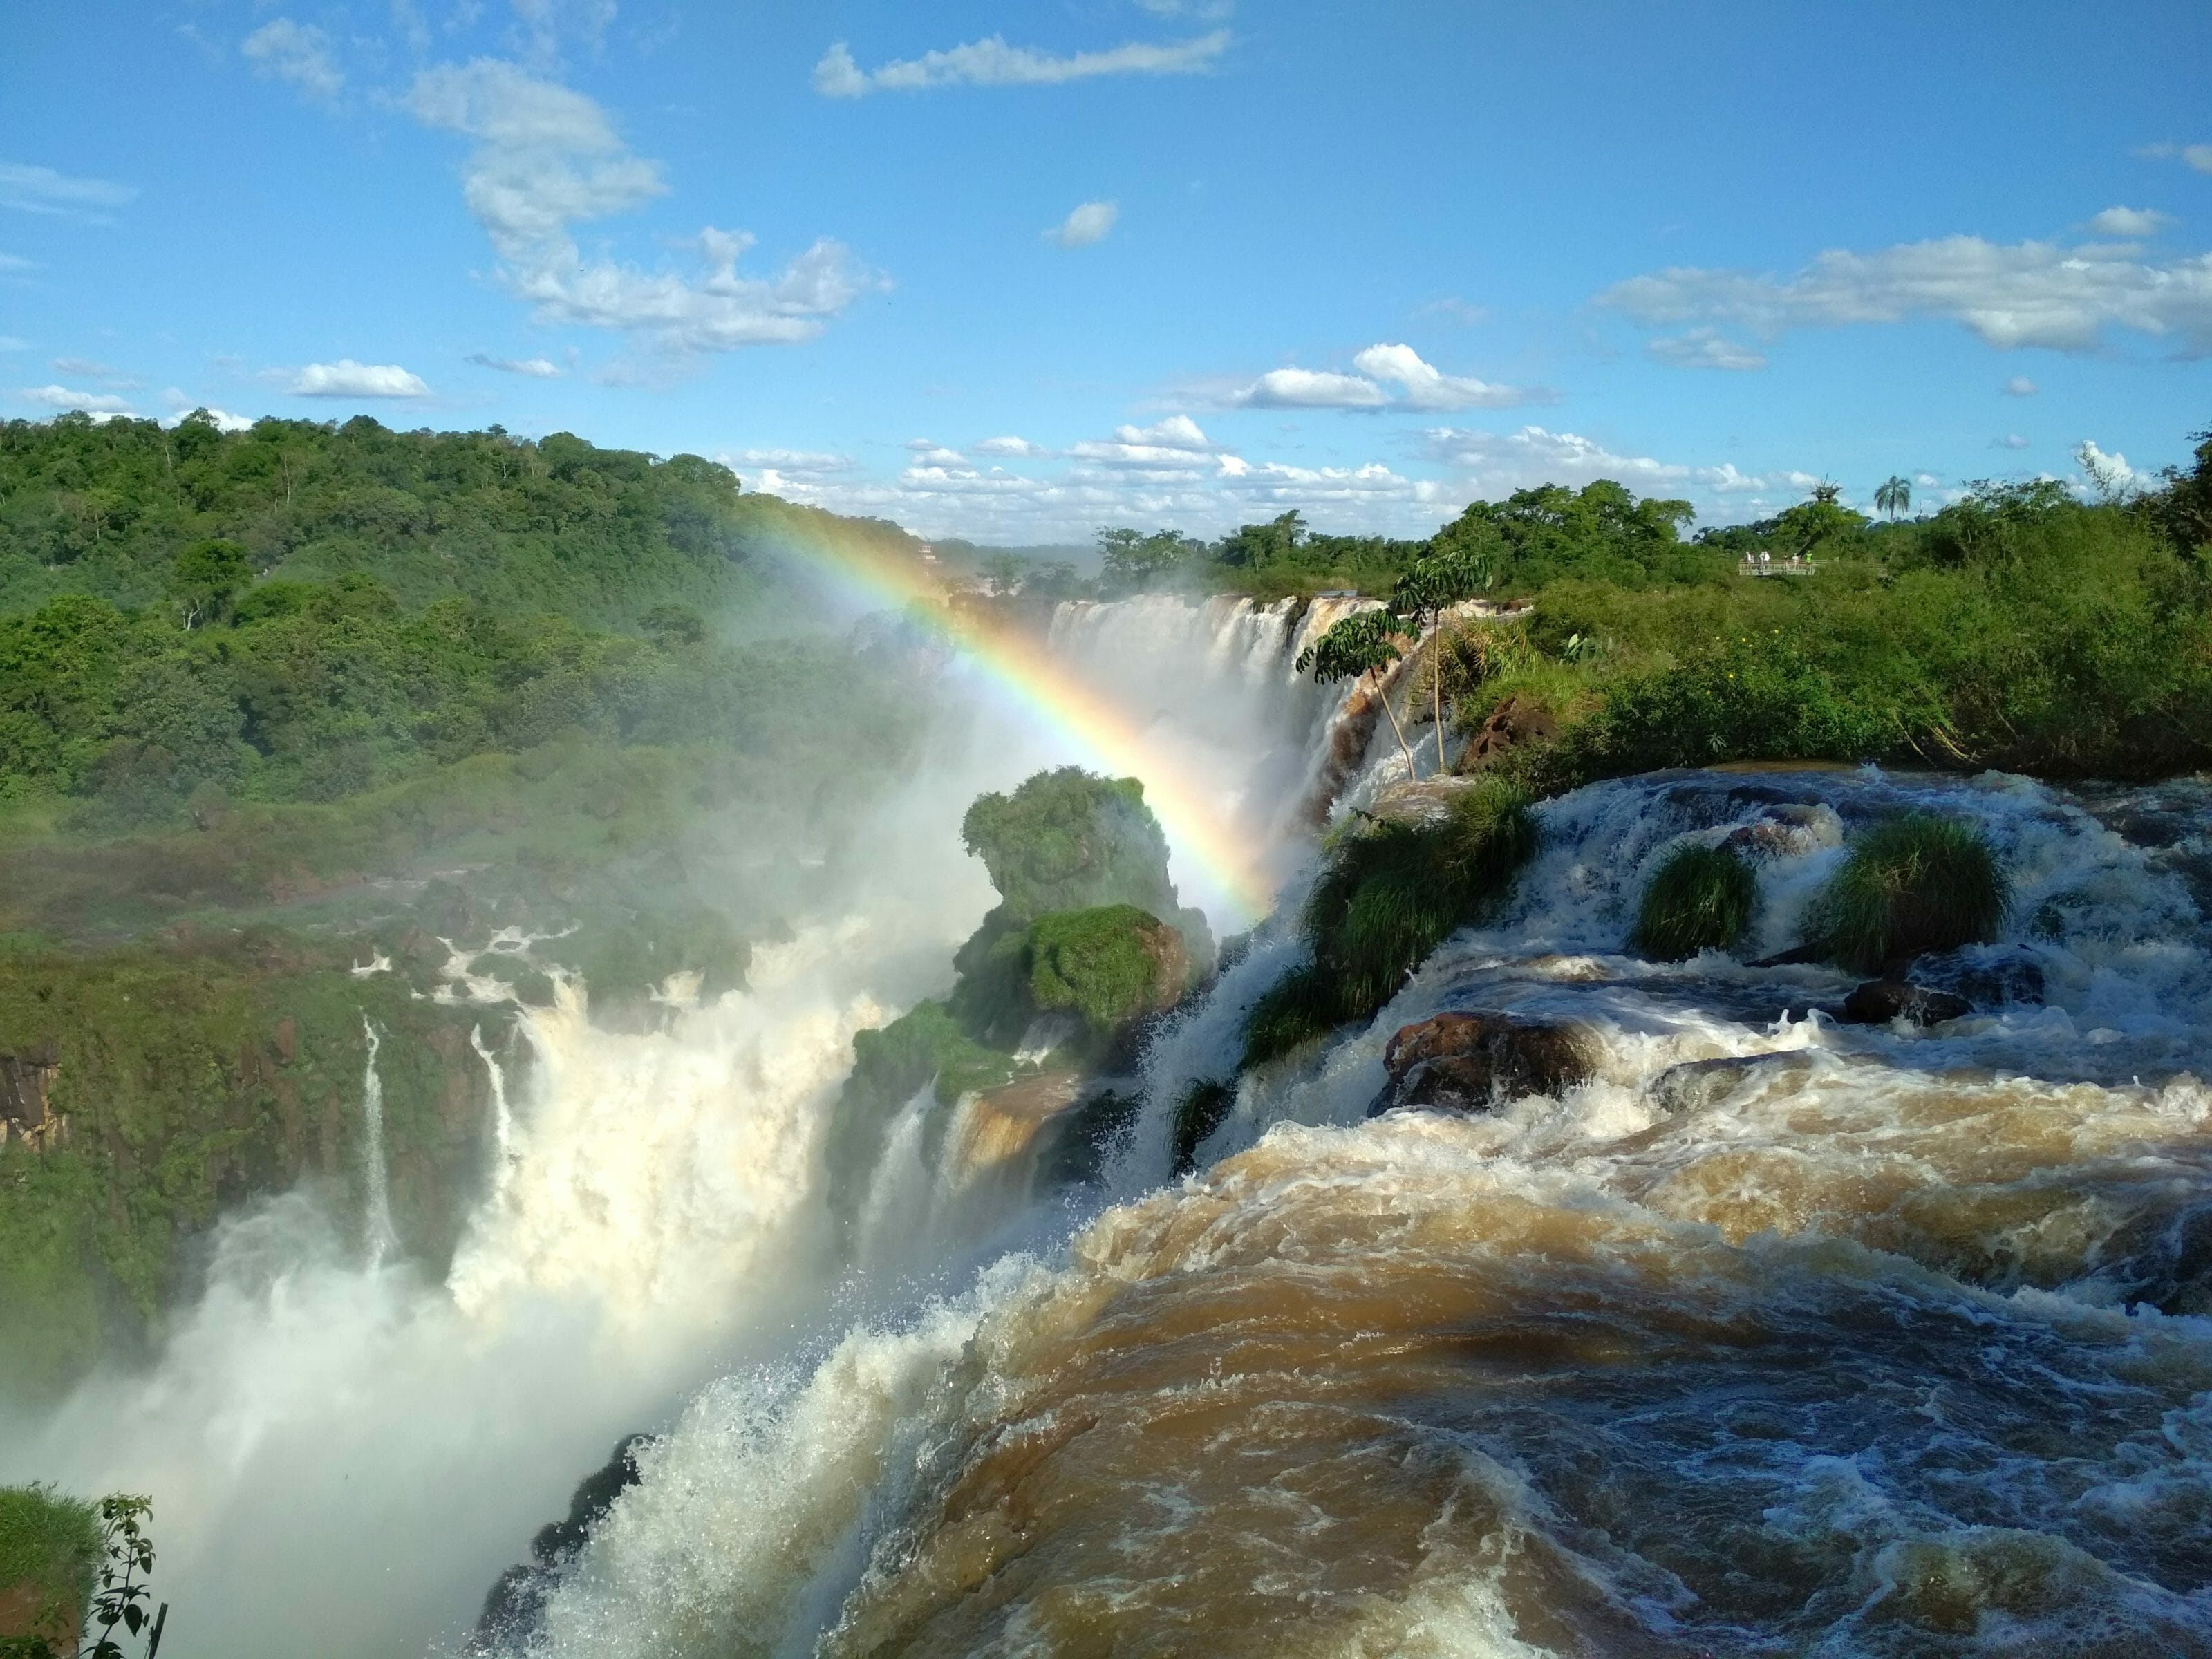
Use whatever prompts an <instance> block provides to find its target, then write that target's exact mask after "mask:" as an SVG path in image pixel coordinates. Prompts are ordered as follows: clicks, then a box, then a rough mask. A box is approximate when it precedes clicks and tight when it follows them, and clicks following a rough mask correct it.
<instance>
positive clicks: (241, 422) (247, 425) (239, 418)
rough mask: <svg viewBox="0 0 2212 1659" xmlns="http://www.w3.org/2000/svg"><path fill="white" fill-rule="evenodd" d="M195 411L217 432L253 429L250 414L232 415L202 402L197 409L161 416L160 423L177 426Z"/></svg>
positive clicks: (181, 410) (249, 430)
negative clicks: (205, 417)
mask: <svg viewBox="0 0 2212 1659" xmlns="http://www.w3.org/2000/svg"><path fill="white" fill-rule="evenodd" d="M196 413H197V414H202V415H205V416H207V417H208V420H209V421H210V422H211V423H212V424H213V425H214V427H215V429H216V431H218V432H251V431H252V429H253V420H252V416H246V415H233V414H231V413H229V412H228V410H221V409H211V408H209V407H207V406H206V405H204V404H203V405H201V406H200V407H199V408H198V409H197V410H192V409H180V410H178V411H177V412H176V413H175V414H173V415H170V416H165V417H163V419H162V421H161V424H162V425H163V426H167V427H173V426H177V425H179V424H180V423H181V422H183V421H184V419H185V416H188V415H192V414H196Z"/></svg>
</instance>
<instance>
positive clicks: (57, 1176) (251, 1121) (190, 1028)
mask: <svg viewBox="0 0 2212 1659" xmlns="http://www.w3.org/2000/svg"><path fill="white" fill-rule="evenodd" d="M352 961H353V957H351V956H350V955H349V953H348V951H346V950H345V949H344V948H343V946H342V945H330V944H309V943H303V942H301V941H298V940H295V939H284V938H280V937H274V936H264V937H259V938H246V937H230V938H226V939H220V940H217V941H214V942H209V941H206V940H204V939H201V940H191V941H171V942H169V943H167V944H164V945H151V946H131V947H128V948H125V949H121V950H116V951H106V952H100V953H96V954H93V955H74V956H67V957H64V956H61V955H8V956H0V1121H4V1122H5V1125H6V1133H5V1137H4V1140H0V1194H4V1201H0V1328H5V1329H6V1330H7V1331H8V1332H9V1338H10V1340H9V1343H7V1344H6V1345H4V1346H5V1348H6V1352H5V1354H4V1355H0V1390H6V1391H10V1392H22V1391H32V1392H42V1391H45V1390H46V1389H52V1388H54V1387H58V1386H60V1385H61V1384H63V1383H66V1382H67V1381H68V1380H69V1378H70V1377H71V1376H75V1375H76V1374H77V1373H79V1372H80V1371H82V1370H83V1369H84V1368H85V1366H87V1365H88V1364H90V1363H91V1362H92V1360H93V1359H94V1358H97V1356H98V1355H99V1353H100V1352H101V1351H102V1350H103V1348H105V1347H106V1346H110V1345H112V1344H113V1343H115V1342H117V1341H118V1340H119V1341H121V1342H123V1343H125V1345H126V1346H127V1345H128V1344H129V1343H131V1341H132V1340H134V1339H136V1338H137V1337H138V1336H139V1335H141V1334H143V1331H144V1330H145V1328H146V1327H147V1325H148V1323H149V1322H150V1321H151V1320H152V1318H153V1317H154V1316H155V1315H156V1313H157V1312H158V1311H159V1310H160V1309H161V1307H162V1306H163V1305H164V1304H166V1303H167V1302H168V1301H169V1300H170V1299H171V1298H172V1297H173V1296H174V1295H175V1294H176V1293H177V1292H178V1291H179V1290H181V1289H183V1288H185V1284H186V1282H187V1281H188V1280H189V1279H190V1276H191V1264H192V1262H193V1260H194V1255H195V1252H194V1250H193V1248H192V1246H193V1243H194V1241H195V1240H196V1239H197V1237H200V1236H201V1235H202V1234H203V1233H204V1231H205V1230H206V1229H207V1228H208V1227H209V1226H210V1225H211V1224H212V1223H213V1222H214V1220H215V1218H216V1216H217V1214H218V1213H220V1212H222V1211H223V1210H226V1209H229V1208H232V1207H234V1206H238V1205H240V1204H244V1203H247V1202H250V1201H252V1200H254V1199H256V1198H258V1197H262V1196H265V1195H269V1194H276V1193H279V1192H283V1191H285V1190H287V1189H289V1188H292V1187H295V1186H296V1185H298V1184H300V1183H301V1182H314V1183H317V1184H319V1185H320V1186H321V1187H323V1188H324V1189H325V1192H326V1194H327V1195H328V1198H329V1201H330V1204H331V1208H332V1210H333V1212H334V1213H336V1214H337V1215H339V1216H341V1217H358V1216H359V1215H361V1214H362V1206H363V1201H364V1198H365V1188H366V1180H367V1173H368V1172H367V1168H366V1164H365V1161H364V1148H363V1145H362V1101H363V1094H364V1084H365V1082H366V1079H367V1072H368V1037H367V1029H366V1026H365V1024H364V1022H365V1021H367V1022H373V1023H374V1025H375V1026H376V1028H377V1029H378V1031H379V1033H380V1044H379V1048H380V1053H379V1056H378V1067H379V1077H380V1081H381V1083H382V1085H383V1094H384V1114H385V1126H386V1128H385V1136H386V1164H387V1166H388V1168H387V1172H388V1179H389V1187H390V1193H391V1202H392V1213H393V1218H394V1221H395V1224H396V1227H397V1231H398V1235H399V1240H400V1243H401V1246H402V1248H403V1249H404V1250H405V1251H406V1252H407V1253H408V1254H410V1255H413V1256H416V1257H417V1258H419V1259H421V1260H422V1261H424V1262H425V1263H426V1264H428V1266H430V1267H433V1268H434V1269H438V1270H442V1268H443V1267H444V1265H445V1262H446V1261H447V1258H448V1257H449V1256H450V1255H451V1253H452V1251H453V1245H454V1243H455V1242H456V1240H457V1238H458V1237H459V1231H460V1229H461V1226H462V1224H463V1221H464V1219H465V1215H466V1213H467V1209H468V1206H469V1202H470V1200H471V1197H472V1196H473V1194H474V1193H475V1191H476V1189H477V1185H478V1182H479V1180H480V1177H481V1175H482V1171H483V1165H484V1159H485V1156H486V1151H487V1146H488V1142H489V1133H490V1127H489V1126H490V1087H489V1074H488V1073H487V1071H486V1068H485V1065H484V1062H483V1060H482V1059H481V1058H479V1057H478V1055H477V1054H476V1052H475V1051H474V1049H473V1048H472V1046H471V1042H470V1036H471V1030H474V1029H477V1028H478V1027H481V1028H482V1031H483V1040H484V1041H485V1042H486V1043H487V1044H488V1045H490V1046H491V1047H492V1048H494V1050H495V1052H499V1051H501V1050H503V1049H511V1048H514V1047H516V1046H517V1045H515V1044H513V1041H512V1033H511V1032H510V1030H508V1029H507V1020H506V1019H505V1018H504V1016H503V1014H502V1013H501V1011H496V1010H486V1009H483V1008H481V1007H457V1006H449V1005H447V1004H444V1003H441V1002H440V1001H438V1000H435V999H434V998H433V997H431V996H430V995H429V994H428V991H429V990H430V988H431V987H429V986H428V985H427V984H423V985H417V984H416V983H413V982H411V981H410V977H409V976H408V975H406V974H405V973H404V972H401V973H392V972H385V973H378V974H374V975H357V974H356V973H355V972H354V971H352ZM517 1057H518V1058H520V1056H519V1055H518V1056H517Z"/></svg>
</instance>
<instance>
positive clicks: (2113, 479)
mask: <svg viewBox="0 0 2212 1659" xmlns="http://www.w3.org/2000/svg"><path fill="white" fill-rule="evenodd" d="M2074 459H2075V460H2077V461H2079V462H2080V463H2081V471H2082V472H2083V473H2084V474H2085V475H2086V478H2085V482H2086V483H2087V489H2088V492H2089V493H2091V494H2093V495H2101V496H2103V497H2104V498H2105V499H2106V500H2107V501H2117V500H2118V499H2119V498H2120V497H2122V496H2124V495H2132V494H2133V493H2134V492H2135V491H2136V490H2138V489H2142V487H2143V486H2144V485H2145V484H2147V483H2150V482H2152V480H2151V478H2150V477H2148V476H2147V475H2146V474H2144V473H2142V472H2140V471H2137V470H2136V468H2134V467H2132V466H2130V465H2128V458H2127V457H2126V456H2124V455H2123V454H2120V453H2118V451H2114V452H2113V453H2111V454H2107V453H2106V452H2105V451H2103V450H2101V449H2100V448H2098V447H2097V444H2096V441H2095V440H2094V439H2090V438H2084V439H2083V440H2082V441H2081V444H2080V445H2079V446H2078V447H2076V448H2075V451H2074Z"/></svg>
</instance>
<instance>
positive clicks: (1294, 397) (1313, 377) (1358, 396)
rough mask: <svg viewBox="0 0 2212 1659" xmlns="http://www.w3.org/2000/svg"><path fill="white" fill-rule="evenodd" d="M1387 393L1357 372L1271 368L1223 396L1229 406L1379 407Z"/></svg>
mask: <svg viewBox="0 0 2212 1659" xmlns="http://www.w3.org/2000/svg"><path fill="white" fill-rule="evenodd" d="M1389 401H1390V394H1389V392H1385V391H1383V388H1382V387H1381V386H1377V385H1376V384H1375V382H1374V381H1372V380H1368V379H1367V378H1366V377H1365V376H1364V375H1360V374H1332V373H1330V372H1329V371H1328V370H1326V369H1313V368H1271V369H1269V370H1268V371H1267V373H1266V374H1262V375H1261V377H1260V378H1259V379H1258V380H1255V381H1253V382H1252V384H1251V385H1249V386H1244V387H1242V388H1240V389H1239V390H1237V391H1235V392H1230V393H1229V394H1228V395H1227V396H1226V397H1225V398H1223V399H1222V402H1223V404H1225V406H1227V407H1229V408H1231V409H1380V408H1382V407H1383V404H1387V403H1389Z"/></svg>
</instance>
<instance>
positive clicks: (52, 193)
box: [0, 161, 138, 219]
mask: <svg viewBox="0 0 2212 1659" xmlns="http://www.w3.org/2000/svg"><path fill="white" fill-rule="evenodd" d="M137 194H138V191H137V186H136V185H117V184H111V183H109V182H108V181H107V180H106V179H78V178H72V177H71V176H70V174H68V173H57V172H55V171H54V170H53V168H52V167H34V166H32V165H31V164H30V163H28V162H25V161H0V207H11V208H15V209H18V210H21V211H22V212H25V213H56V214H65V215H69V216H74V217H76V218H83V219H99V218H104V217H105V216H106V214H105V211H104V210H106V209H108V208H119V207H124V206H126V205H127V204H129V203H130V202H131V198H132V197H135V196H137Z"/></svg>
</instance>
